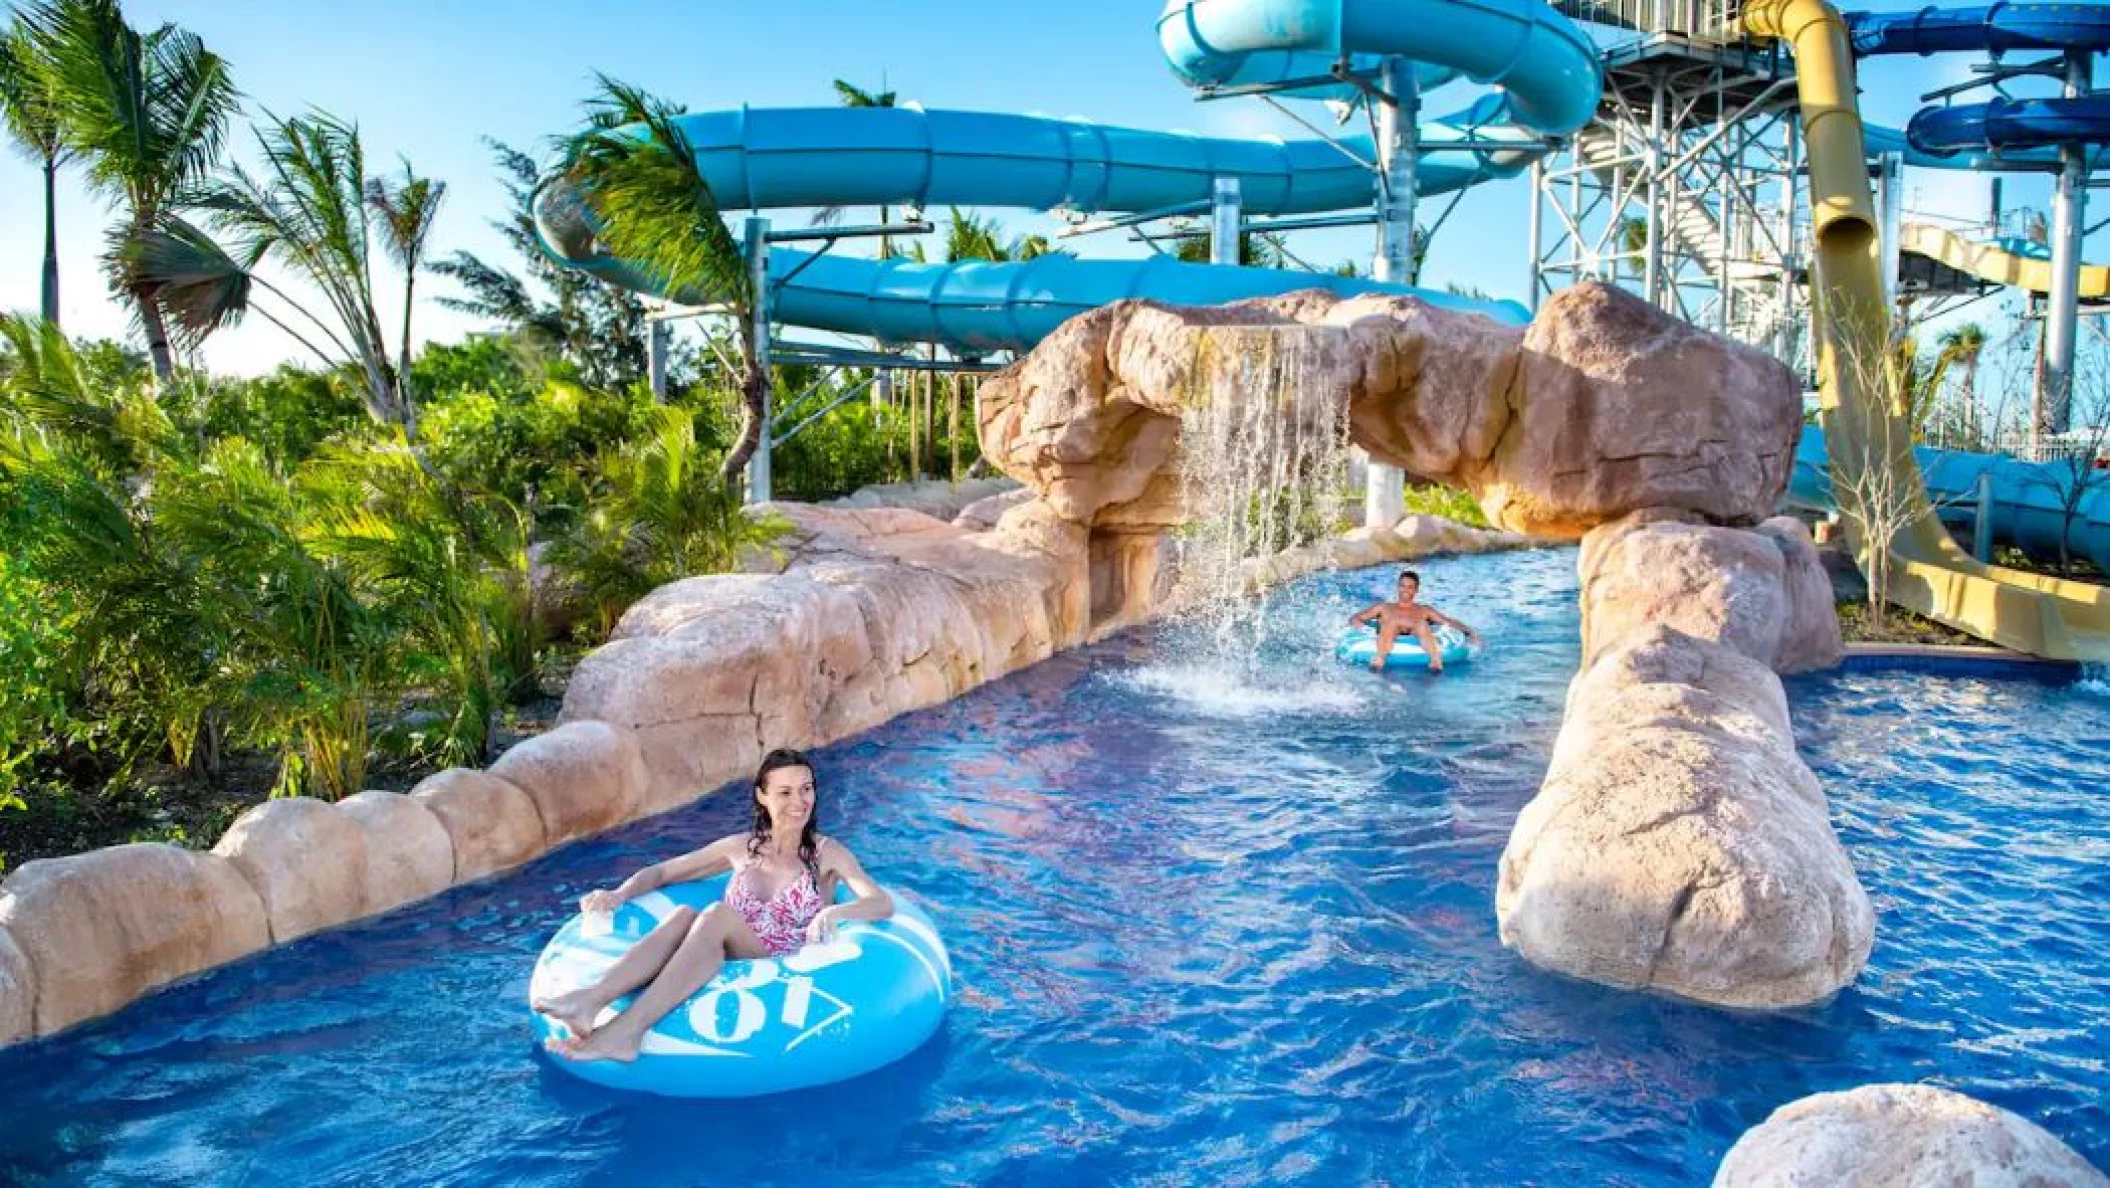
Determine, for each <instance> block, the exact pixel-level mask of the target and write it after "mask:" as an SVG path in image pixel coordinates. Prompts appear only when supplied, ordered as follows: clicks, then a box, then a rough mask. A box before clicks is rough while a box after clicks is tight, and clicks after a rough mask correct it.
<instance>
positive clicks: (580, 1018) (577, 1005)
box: [528, 989, 602, 1039]
mask: <svg viewBox="0 0 2110 1188" xmlns="http://www.w3.org/2000/svg"><path fill="white" fill-rule="evenodd" d="M528 1006H530V1007H532V1008H533V1009H534V1010H535V1012H536V1013H537V1014H541V1015H547V1016H549V1017H550V1018H551V1019H554V1020H556V1021H557V1022H559V1023H562V1024H563V1025H564V1026H565V1027H566V1028H568V1029H570V1031H571V1033H572V1034H573V1035H574V1036H577V1037H579V1038H581V1039H584V1038H585V1037H587V1036H589V1035H592V1034H593V1028H594V1020H595V1019H596V1018H597V1017H599V1015H600V1013H601V1006H602V1004H601V1003H599V1002H597V1001H595V1000H594V996H593V992H592V991H591V990H583V989H582V990H573V991H571V992H570V993H567V994H553V995H551V996H549V997H548V998H538V999H536V1000H534V1001H533V1002H531V1003H529V1004H528Z"/></svg>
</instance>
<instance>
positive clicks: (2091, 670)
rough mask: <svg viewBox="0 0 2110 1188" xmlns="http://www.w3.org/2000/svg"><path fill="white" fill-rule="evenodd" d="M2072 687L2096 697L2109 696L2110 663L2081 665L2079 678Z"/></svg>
mask: <svg viewBox="0 0 2110 1188" xmlns="http://www.w3.org/2000/svg"><path fill="white" fill-rule="evenodd" d="M2073 687H2074V688H2076V689H2078V690H2080V691H2081V692H2083V693H2087V694H2091V695H2093V696H2096V697H2110V664H2083V665H2081V679H2080V680H2078V681H2075V682H2074V685H2073Z"/></svg>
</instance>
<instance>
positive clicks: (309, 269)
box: [125, 112, 417, 430]
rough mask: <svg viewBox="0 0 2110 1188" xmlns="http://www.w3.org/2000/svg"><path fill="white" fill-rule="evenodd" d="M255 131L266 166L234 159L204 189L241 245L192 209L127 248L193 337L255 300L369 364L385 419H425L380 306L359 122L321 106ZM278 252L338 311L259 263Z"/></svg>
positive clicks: (130, 262) (372, 402)
mask: <svg viewBox="0 0 2110 1188" xmlns="http://www.w3.org/2000/svg"><path fill="white" fill-rule="evenodd" d="M256 136H257V145H258V147H259V149H260V150H261V151H262V153H263V158H264V169H263V171H262V172H261V174H251V173H249V172H248V171H247V170H244V169H242V168H241V167H240V166H235V167H233V168H232V169H230V170H229V171H228V173H227V175H226V177H224V178H221V179H217V180H215V181H212V182H211V183H209V184H207V185H205V186H202V187H200V188H199V190H198V191H197V192H196V194H195V196H194V198H193V202H194V204H195V205H196V206H197V207H198V209H200V210H203V211H205V212H207V213H209V214H211V215H212V217H213V218H214V220H215V221H216V222H217V223H218V224H219V225H220V226H221V228H222V229H224V230H225V231H226V232H228V233H229V234H230V235H232V236H233V237H234V238H235V240H236V243H237V247H238V251H239V255H237V254H234V253H230V252H228V251H226V250H225V249H223V248H222V247H221V246H220V245H219V244H218V243H217V242H215V241H214V240H213V239H212V238H211V237H210V236H208V235H206V234H205V233H204V232H203V231H200V230H199V229H197V228H196V227H193V226H191V225H190V224H189V223H187V222H185V221H184V220H182V219H180V218H177V217H176V216H173V215H164V216H162V217H161V218H160V220H159V221H158V225H157V226H155V227H153V228H150V229H149V230H148V231H147V232H145V233H143V234H141V235H140V236H138V237H137V239H136V241H135V242H134V243H133V244H132V245H130V246H129V247H128V249H127V251H126V260H125V264H126V268H127V271H128V273H129V274H130V275H133V276H136V277H138V278H140V280H141V281H142V282H143V283H145V284H148V285H150V286H152V288H153V289H154V291H155V292H156V294H157V295H158V298H159V300H158V304H159V305H160V306H161V307H162V308H164V309H165V310H166V311H167V312H168V313H169V314H170V315H171V316H172V317H173V318H174V320H175V323H176V327H177V329H178V330H179V331H181V332H182V333H183V334H185V335H186V336H188V337H190V338H192V339H203V338H204V337H205V336H206V335H208V334H210V333H212V332H213V331H214V330H216V329H218V328H219V327H221V326H223V325H227V324H228V323H230V322H233V321H235V320H237V319H239V318H240V317H241V316H242V315H243V314H244V313H246V312H248V311H250V310H251V309H256V310H257V312H258V313H260V314H262V315H263V316H265V317H266V318H268V319H269V320H270V321H271V322H272V323H273V324H275V325H277V326H279V327H280V328H281V329H283V330H285V331H286V332H287V333H288V334H290V335H292V336H293V337H294V339H295V340H296V341H298V342H300V343H301V344H302V345H303V346H305V347H307V348H308V349H309V350H310V351H311V352H313V353H314V354H315V355H317V356H318V357H319V358H321V359H322V360H323V361H324V362H325V363H327V364H329V365H331V366H340V365H351V366H355V367H357V368H358V369H359V370H360V371H361V372H362V373H364V375H365V378H366V391H365V393H364V399H365V401H366V407H367V412H368V413H369V414H371V415H372V416H373V418H374V419H375V420H377V421H381V422H383V423H385V424H394V425H401V426H403V427H404V428H405V429H406V430H414V429H415V428H416V423H417V421H416V411H415V409H413V408H412V406H411V403H410V398H409V392H408V387H407V386H406V384H405V383H404V379H403V374H402V368H400V367H399V366H398V365H397V361H393V360H391V359H390V358H389V350H388V338H387V333H386V332H385V331H384V330H382V328H381V316H380V314H379V313H377V312H376V311H375V309H374V282H373V261H372V255H373V253H372V246H371V245H372V236H371V228H370V226H369V224H368V214H367V205H366V201H367V188H368V185H367V183H368V178H367V174H366V153H365V149H364V147H363V146H362V145H361V143H360V140H359V130H358V129H357V128H355V127H353V126H352V125H350V124H347V123H345V122H343V121H341V120H339V119H337V118H336V117H334V116H331V115H329V114H327V113H323V112H317V113H315V114H313V115H307V116H296V117H294V118H292V119H288V120H276V121H273V122H271V123H269V124H267V125H265V126H263V127H260V128H258V129H257V133H256ZM272 256H277V257H279V258H280V259H281V260H282V261H283V262H284V263H285V264H287V265H288V266H290V267H291V269H292V270H293V271H294V272H296V273H299V274H300V275H302V276H303V277H305V278H306V279H307V280H308V282H309V283H310V284H312V285H313V286H314V287H315V288H316V289H317V290H318V291H320V292H321V294H322V296H323V298H324V300H325V301H326V302H327V303H328V305H329V307H330V312H331V314H332V320H331V321H328V322H325V321H324V320H323V319H321V318H319V317H317V316H316V315H315V314H313V313H311V312H309V311H308V310H307V309H306V308H305V307H304V306H302V305H301V304H300V303H299V302H298V301H296V300H294V299H293V298H291V297H290V296H288V295H287V294H286V293H285V292H284V291H282V290H280V289H277V288H275V287H273V286H272V285H271V284H270V283H269V282H268V281H266V280H264V279H263V278H262V277H260V276H259V275H258V274H257V272H256V268H257V265H258V264H260V263H261V262H262V261H263V260H265V259H267V258H269V257H272ZM258 288H262V289H264V290H266V291H268V292H269V293H271V294H272V295H273V296H275V297H277V298H279V299H280V300H282V301H285V302H286V303H288V304H289V305H292V306H293V307H294V309H296V310H297V311H298V312H300V313H301V314H302V315H303V316H304V317H305V318H306V319H307V320H308V322H309V323H310V325H311V326H312V327H313V329H314V330H316V331H319V332H320V334H321V335H322V337H323V338H324V339H325V340H327V342H328V343H329V346H330V348H331V349H330V350H325V349H323V348H322V347H321V346H319V345H317V344H316V343H315V342H314V341H312V340H310V339H309V338H307V337H305V336H303V335H301V334H300V333H298V332H297V331H295V330H294V329H293V327H292V326H291V325H289V324H288V323H287V322H285V321H283V320H281V319H279V318H277V317H275V316H272V315H271V314H270V313H269V311H267V310H264V309H261V308H259V307H257V306H256V305H255V302H254V301H253V296H254V292H255V290H256V289H258ZM333 352H334V353H333Z"/></svg>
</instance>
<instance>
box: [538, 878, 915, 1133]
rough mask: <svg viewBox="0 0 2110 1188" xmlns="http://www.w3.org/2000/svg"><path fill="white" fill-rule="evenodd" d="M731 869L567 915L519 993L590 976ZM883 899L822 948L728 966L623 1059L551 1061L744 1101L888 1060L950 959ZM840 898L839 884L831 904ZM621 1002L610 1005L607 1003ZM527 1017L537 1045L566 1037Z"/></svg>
mask: <svg viewBox="0 0 2110 1188" xmlns="http://www.w3.org/2000/svg"><path fill="white" fill-rule="evenodd" d="M730 877H731V876H730V875H720V876H718V877H716V878H712V879H704V880H702V881H700V882H694V883H678V884H675V885H674V886H671V887H665V888H662V889H660V890H658V891H653V892H650V893H648V894H645V895H640V896H638V897H637V898H636V899H633V900H631V901H629V902H628V903H625V904H624V905H623V906H622V907H621V908H619V909H617V911H616V913H615V917H614V919H613V921H612V922H611V923H612V927H609V928H603V929H596V928H593V927H591V924H590V921H589V919H588V918H586V917H583V916H575V917H573V918H572V919H571V920H569V921H567V922H566V923H565V925H564V927H563V928H560V929H558V930H557V935H556V936H555V937H554V938H552V939H551V940H550V942H549V945H548V947H546V948H544V949H543V950H542V956H541V957H540V958H539V959H537V960H536V962H535V973H534V977H533V979H532V980H531V981H530V983H529V987H528V997H529V1000H530V1001H533V1000H534V999H536V998H540V997H543V996H546V995H556V994H562V993H564V992H566V991H569V990H573V989H576V988H578V987H579V986H582V985H585V984H586V983H588V982H590V981H592V980H593V979H595V978H597V977H599V976H600V975H601V974H602V973H603V972H605V971H606V970H607V969H608V967H609V966H611V965H613V964H615V962H616V961H617V959H619V958H620V957H622V955H623V954H624V953H627V952H629V950H630V947H631V946H632V945H634V944H636V943H637V942H638V941H639V940H640V939H642V938H643V937H644V935H645V934H646V933H648V932H650V931H651V930H652V929H653V928H655V927H657V926H658V925H659V923H660V922H661V921H663V920H665V919H667V918H668V917H669V916H671V915H673V914H674V911H675V910H676V909H677V908H680V907H690V908H694V909H696V910H698V911H702V910H703V909H705V908H707V907H709V906H710V905H712V904H714V903H717V902H718V901H719V900H720V899H722V898H723V897H724V895H725V886H726V882H727V880H728V879H729V878H730ZM893 896H894V914H893V915H892V916H890V917H888V918H887V919H885V920H880V921H877V922H872V923H867V922H863V921H852V922H849V923H846V924H844V925H842V926H841V927H840V928H839V929H837V933H836V939H835V940H833V941H831V942H829V943H827V944H822V945H808V946H806V947H805V948H803V949H800V950H799V951H798V952H796V953H792V954H789V955H787V956H784V957H776V958H762V959H760V960H756V961H729V962H727V963H726V966H725V969H724V970H722V971H720V973H719V975H718V976H717V977H716V978H714V979H712V980H711V982H710V984H709V985H706V986H705V987H704V988H703V989H702V990H700V991H698V992H697V993H696V994H695V995H693V996H691V997H690V998H689V1000H688V1001H687V1002H684V1003H683V1004H682V1005H680V1006H679V1007H676V1008H675V1009H674V1010H672V1011H670V1012H668V1014H667V1017H666V1018H664V1019H662V1020H660V1022H659V1023H658V1025H657V1026H655V1027H653V1029H652V1030H651V1031H649V1032H647V1033H646V1035H645V1041H644V1044H643V1045H642V1047H641V1048H640V1050H639V1054H638V1058H637V1059H636V1060H635V1061H632V1062H631V1063H628V1064H622V1063H617V1062H615V1061H611V1060H590V1061H578V1060H569V1059H566V1058H564V1057H561V1056H559V1057H553V1058H552V1060H551V1063H553V1064H555V1065H556V1066H557V1067H558V1068H561V1069H563V1070H564V1071H565V1072H568V1073H571V1074H572V1075H574V1076H577V1077H580V1078H583V1079H585V1080H588V1081H592V1082H593V1083H595V1084H597V1085H606V1086H608V1087H610V1088H612V1089H633V1090H638V1091H641V1092H645V1093H657V1094H661V1095H663V1096H667V1097H756V1096H760V1095H762V1094H765V1093H782V1092H784V1091H786V1090H790V1089H805V1088H809V1087H811V1086H814V1085H824V1084H828V1083H829V1082H832V1081H841V1080H847V1079H849V1078H850V1077H855V1076H859V1075H861V1074H863V1073H868V1072H871V1071H872V1070H873V1069H876V1068H879V1067H881V1066H883V1065H886V1064H891V1063H893V1062H894V1061H896V1060H899V1059H901V1058H902V1057H903V1056H906V1055H908V1054H909V1053H910V1052H913V1051H915V1050H916V1049H917V1048H918V1047H920V1046H922V1044H923V1042H924V1041H925V1040H927V1039H929V1038H930V1037H931V1035H932V1034H933V1033H935V1032H936V1031H937V1030H938V1025H939V1024H940V1023H941V1022H942V1021H943V1020H944V1018H945V1005H946V1003H947V1002H948V1001H949V1000H950V999H951V998H952V962H951V959H950V958H949V957H948V956H947V954H946V952H945V942H944V941H943V940H942V939H940V937H939V936H938V930H937V928H936V926H934V925H933V924H932V923H931V921H930V917H929V916H927V915H925V914H924V913H923V910H922V909H921V908H918V907H917V906H916V905H915V904H913V903H910V902H909V901H908V900H907V898H906V897H904V896H903V895H902V894H901V893H900V892H898V891H896V892H893ZM851 898H853V896H852V894H851V892H850V891H849V889H848V888H847V887H844V888H840V889H839V890H838V892H837V895H836V902H838V903H843V902H847V901H848V900H850V899H851ZM603 920H604V921H605V920H606V918H605V917H603ZM630 1001H631V1000H630V999H629V998H622V999H618V1000H617V1001H616V1004H615V1009H617V1010H620V1009H622V1008H624V1007H627V1006H628V1005H629V1004H630ZM530 1017H531V1018H532V1019H533V1020H534V1029H535V1035H536V1038H537V1039H538V1040H544V1039H549V1038H552V1037H554V1036H559V1035H564V1034H567V1033H566V1032H565V1031H564V1030H563V1029H562V1028H560V1027H559V1026H558V1025H556V1024H554V1023H552V1022H550V1020H548V1019H546V1018H544V1017H543V1016H542V1015H540V1014H534V1013H532V1012H531V1013H530ZM608 1017H609V1016H608V1015H607V1014H605V1013H604V1014H603V1016H602V1019H603V1021H604V1022H605V1020H606V1019H607V1018H608Z"/></svg>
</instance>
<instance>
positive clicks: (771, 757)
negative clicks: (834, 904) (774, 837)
mask: <svg viewBox="0 0 2110 1188" xmlns="http://www.w3.org/2000/svg"><path fill="white" fill-rule="evenodd" d="M787 767H803V768H805V769H806V770H807V771H812V770H813V761H812V760H811V759H808V758H806V753H805V752H804V751H794V750H792V749H791V748H789V747H778V748H777V749H776V750H774V751H771V752H770V753H769V754H767V755H764V756H762V766H761V767H759V768H757V769H756V770H755V787H754V808H755V818H754V822H753V824H751V825H749V826H748V830H747V852H748V854H749V855H750V856H753V855H758V854H760V853H761V852H762V847H763V846H766V845H768V844H769V834H770V826H771V822H770V820H769V810H768V809H766V808H763V807H762V785H763V783H764V782H765V781H767V780H768V779H769V773H770V772H773V771H781V770H783V769H784V768H787ZM820 819H821V798H820V789H819V788H818V787H817V786H816V787H815V789H814V793H813V811H812V812H811V813H809V814H807V816H806V827H805V828H804V829H802V830H800V831H799V861H800V862H802V863H804V864H805V866H806V869H807V870H809V871H816V872H817V871H818V870H819V865H820V861H819V860H820V834H819V827H820ZM814 877H815V879H816V880H818V879H819V877H820V876H819V875H818V873H816V874H815V876H814Z"/></svg>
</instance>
